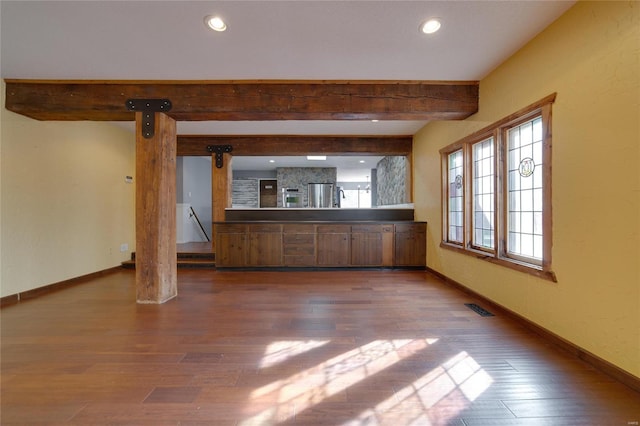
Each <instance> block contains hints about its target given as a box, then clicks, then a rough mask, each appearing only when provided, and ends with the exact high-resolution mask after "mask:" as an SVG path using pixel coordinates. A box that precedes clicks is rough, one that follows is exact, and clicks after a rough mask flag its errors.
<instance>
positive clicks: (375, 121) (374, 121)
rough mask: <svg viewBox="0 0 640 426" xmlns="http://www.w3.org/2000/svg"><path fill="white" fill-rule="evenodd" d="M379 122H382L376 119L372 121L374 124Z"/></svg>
mask: <svg viewBox="0 0 640 426" xmlns="http://www.w3.org/2000/svg"><path fill="white" fill-rule="evenodd" d="M378 121H380V120H375V119H374V120H371V122H372V123H377V122H378Z"/></svg>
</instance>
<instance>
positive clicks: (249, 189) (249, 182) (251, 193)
mask: <svg viewBox="0 0 640 426" xmlns="http://www.w3.org/2000/svg"><path fill="white" fill-rule="evenodd" d="M232 186H233V193H232V195H231V206H232V207H238V208H254V207H260V180H259V179H257V178H246V179H234V180H233V182H232Z"/></svg>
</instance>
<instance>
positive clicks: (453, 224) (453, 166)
mask: <svg viewBox="0 0 640 426" xmlns="http://www.w3.org/2000/svg"><path fill="white" fill-rule="evenodd" d="M448 157H449V161H448V163H449V178H448V179H449V180H448V187H449V199H448V200H447V201H448V205H449V241H450V242H453V243H458V244H462V242H463V232H464V228H463V226H464V220H463V210H462V202H463V196H462V176H463V169H462V151H456V152H453V153H451V154H449V156H448Z"/></svg>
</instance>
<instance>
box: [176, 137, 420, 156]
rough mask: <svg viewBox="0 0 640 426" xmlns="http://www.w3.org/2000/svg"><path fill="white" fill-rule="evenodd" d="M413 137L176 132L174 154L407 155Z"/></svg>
mask: <svg viewBox="0 0 640 426" xmlns="http://www.w3.org/2000/svg"><path fill="white" fill-rule="evenodd" d="M412 144H413V137H412V136H306V135H300V136H293V135H282V136H272V135H260V136H254V135H246V136H244V135H243V136H203V135H178V147H177V154H178V155H185V156H202V155H211V153H210V152H209V151H207V146H209V145H231V146H232V147H233V152H232V153H231V154H232V155H255V156H262V155H285V156H289V155H314V154H325V155H328V154H331V155H343V156H349V155H369V154H370V155H409V154H411V151H412Z"/></svg>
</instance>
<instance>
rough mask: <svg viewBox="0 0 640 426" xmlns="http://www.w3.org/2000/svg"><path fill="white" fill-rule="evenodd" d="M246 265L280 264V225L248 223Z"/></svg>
mask: <svg viewBox="0 0 640 426" xmlns="http://www.w3.org/2000/svg"><path fill="white" fill-rule="evenodd" d="M247 265H248V266H281V265H282V226H281V225H250V226H249V249H248V251H247Z"/></svg>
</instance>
